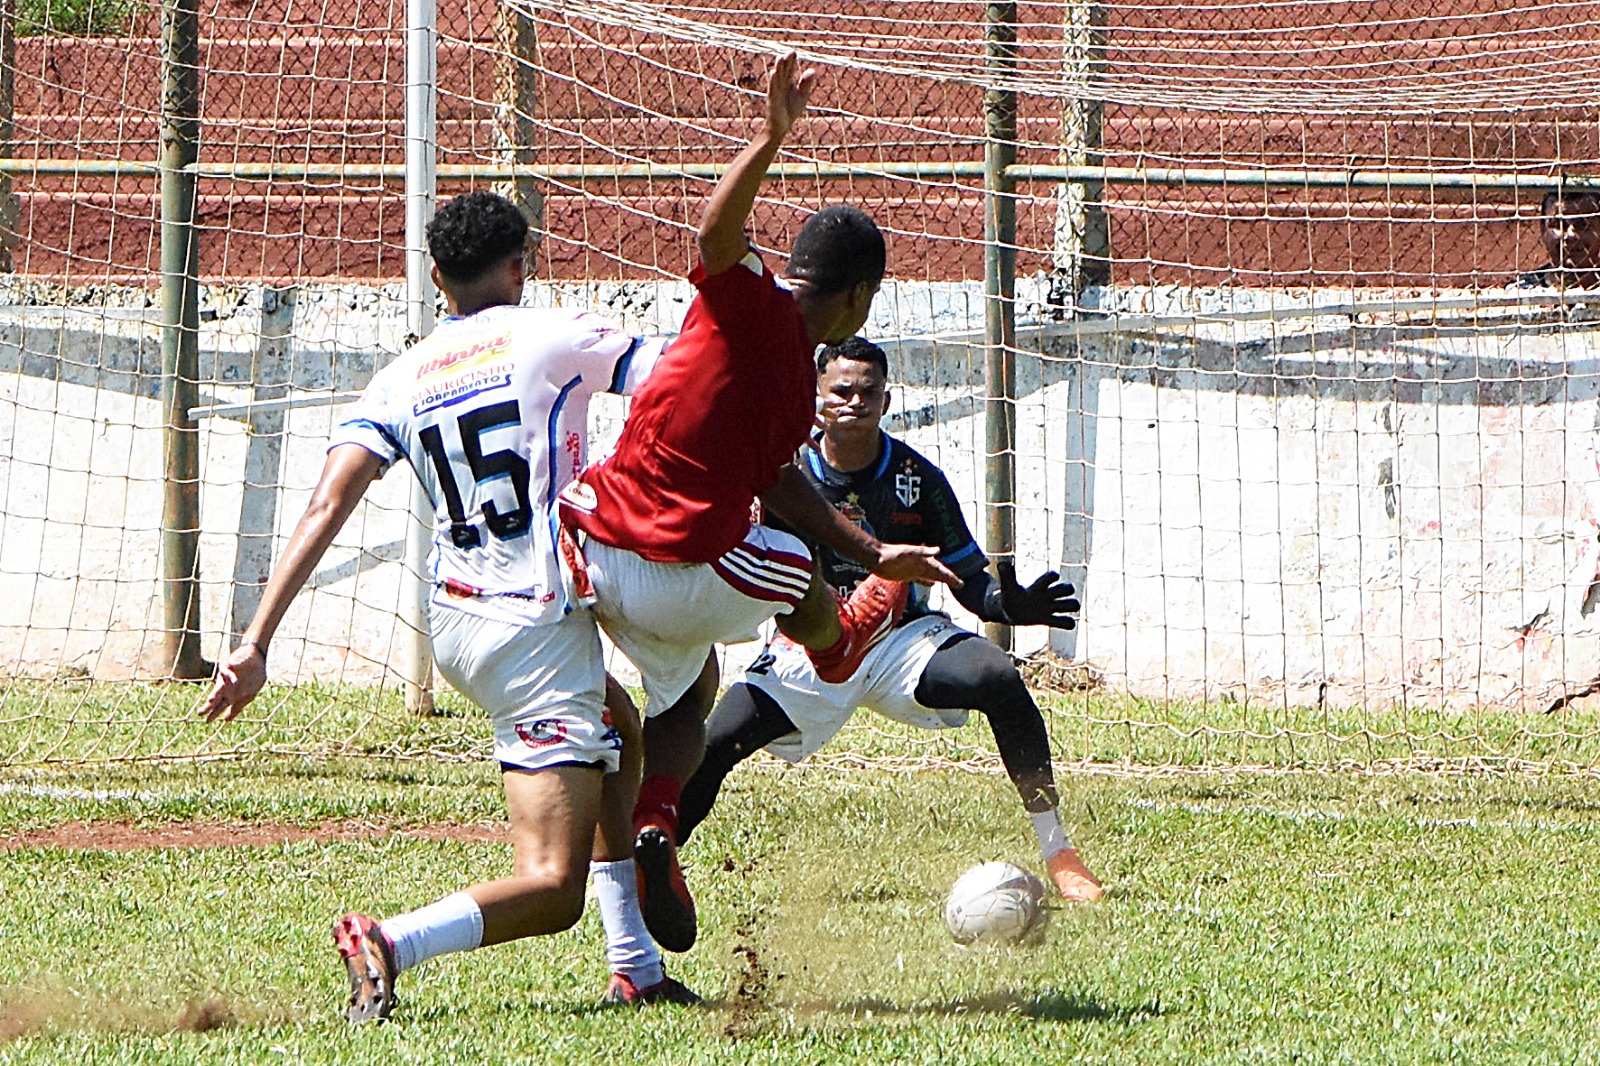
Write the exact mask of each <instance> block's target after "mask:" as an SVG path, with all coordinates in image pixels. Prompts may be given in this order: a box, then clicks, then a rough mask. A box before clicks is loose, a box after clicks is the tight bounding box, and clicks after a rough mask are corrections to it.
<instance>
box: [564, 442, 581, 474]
mask: <svg viewBox="0 0 1600 1066" xmlns="http://www.w3.org/2000/svg"><path fill="white" fill-rule="evenodd" d="M561 446H562V448H563V449H565V450H566V453H567V459H568V462H569V465H570V466H571V468H572V476H573V477H577V476H578V475H579V474H581V473H583V437H582V436H581V435H580V434H577V433H568V434H567V439H566V440H564V441H563V442H562V444H561Z"/></svg>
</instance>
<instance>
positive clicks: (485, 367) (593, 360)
mask: <svg viewBox="0 0 1600 1066" xmlns="http://www.w3.org/2000/svg"><path fill="white" fill-rule="evenodd" d="M665 344H666V339H665V338H650V339H640V338H635V337H631V336H629V335H628V334H626V333H623V332H621V331H619V330H617V329H616V328H615V327H613V326H612V325H611V324H610V323H608V322H607V321H606V320H605V319H603V318H600V317H599V316H597V315H593V314H590V313H588V312H585V311H568V310H559V309H555V310H547V309H538V308H531V307H509V306H502V307H491V308H486V309H485V310H482V311H479V312H478V313H477V314H474V315H469V316H467V317H464V318H449V319H446V320H445V321H444V322H441V323H440V324H439V327H438V328H437V329H435V330H434V331H433V333H432V334H430V335H429V336H428V337H427V339H426V340H423V341H421V342H419V343H418V344H417V345H415V346H414V347H412V348H411V349H410V350H409V351H407V352H406V353H405V354H404V355H402V356H400V358H398V359H396V360H395V361H394V362H393V363H390V364H389V365H388V366H386V367H384V368H383V369H382V370H380V371H378V373H377V374H375V375H374V376H373V378H372V382H371V383H370V384H369V385H368V386H367V389H366V391H365V392H364V393H363V394H362V396H361V398H360V399H359V400H357V401H356V403H355V404H354V406H353V407H352V409H351V411H350V413H349V415H348V417H347V418H346V419H345V421H344V422H343V423H342V424H341V425H340V426H339V428H338V430H336V431H335V433H334V436H333V440H332V442H331V444H330V447H334V446H338V445H341V444H358V445H360V446H361V447H363V448H366V449H367V450H368V451H370V452H372V453H373V454H375V455H377V456H378V457H379V458H381V459H382V460H383V461H384V463H385V469H387V466H388V464H392V463H394V462H395V461H396V460H398V459H399V458H400V457H401V456H404V457H405V458H407V459H408V460H410V462H411V466H412V468H413V469H414V470H415V471H416V472H417V476H418V477H419V478H421V479H422V484H423V487H424V488H425V489H426V490H427V493H428V499H429V500H431V501H432V503H433V510H434V537H433V551H432V553H431V554H430V556H429V566H430V568H431V570H432V574H433V582H434V586H435V588H434V598H435V600H436V601H438V602H442V603H448V604H449V605H450V606H453V607H457V608H459V609H461V610H465V611H469V612H471V613H473V614H479V615H483V616H485V617H489V618H498V619H501V620H503V621H508V622H515V623H520V624H523V625H539V624H542V623H545V622H550V621H554V620H555V619H557V618H559V617H561V616H562V615H563V614H564V613H565V612H566V611H567V610H569V609H570V604H569V602H568V595H567V592H566V589H565V586H564V584H563V582H562V579H561V569H560V564H559V563H558V561H557V557H556V544H555V529H556V527H555V499H556V494H557V493H558V492H560V491H561V489H562V487H563V486H565V485H566V484H567V482H569V481H571V480H572V479H573V478H574V477H575V476H576V475H577V474H578V473H579V472H581V471H582V470H583V469H584V467H585V466H587V465H588V454H587V451H588V448H587V442H588V410H589V397H591V396H592V395H594V394H595V393H597V392H619V393H631V392H633V391H634V388H635V387H636V386H637V385H638V384H639V382H641V381H643V380H644V378H645V376H646V375H647V374H648V373H649V372H650V368H651V367H653V366H654V365H655V361H656V359H657V357H659V355H660V354H661V349H662V348H663V347H664V346H665Z"/></svg>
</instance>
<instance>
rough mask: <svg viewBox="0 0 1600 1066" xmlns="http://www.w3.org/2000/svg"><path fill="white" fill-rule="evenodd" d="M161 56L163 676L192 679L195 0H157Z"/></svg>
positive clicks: (196, 482) (196, 616) (196, 644)
mask: <svg viewBox="0 0 1600 1066" xmlns="http://www.w3.org/2000/svg"><path fill="white" fill-rule="evenodd" d="M161 54H162V68H163V69H162V96H161V162H160V166H161V400H162V407H163V410H164V415H165V425H166V481H165V484H164V487H163V495H162V505H161V576H162V606H163V614H164V628H165V631H166V657H167V668H168V671H169V676H170V677H172V678H174V679H176V680H197V679H200V678H204V677H207V676H209V675H210V673H211V670H210V666H209V664H207V663H206V661H205V660H204V659H203V658H202V657H201V655H200V581H199V558H200V552H199V547H200V449H199V427H198V426H197V425H196V424H195V421H194V419H193V418H191V417H190V416H189V409H190V408H192V407H194V406H195V405H196V404H197V403H198V401H199V380H198V379H199V376H200V278H199V274H200V243H199V240H198V236H197V234H196V233H195V227H194V211H195V175H194V171H193V170H192V169H189V168H191V167H192V166H193V164H194V163H195V162H196V161H197V160H198V159H199V156H200V7H199V2H198V0H162V2H161Z"/></svg>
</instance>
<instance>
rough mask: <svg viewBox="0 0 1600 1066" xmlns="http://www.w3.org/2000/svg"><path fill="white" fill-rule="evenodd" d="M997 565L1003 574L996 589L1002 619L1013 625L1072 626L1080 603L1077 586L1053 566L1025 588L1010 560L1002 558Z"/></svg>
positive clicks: (1061, 627)
mask: <svg viewBox="0 0 1600 1066" xmlns="http://www.w3.org/2000/svg"><path fill="white" fill-rule="evenodd" d="M995 569H996V570H997V571H998V572H999V574H1000V584H999V586H998V587H997V588H996V589H994V590H993V592H994V593H995V595H994V596H993V599H994V600H996V601H998V602H997V604H996V605H997V606H998V607H999V612H998V613H999V615H1000V621H1002V622H1005V623H1007V624H1009V625H1014V626H1051V627H1053V628H1055V629H1073V628H1075V627H1076V626H1077V624H1078V621H1077V619H1076V618H1074V617H1073V615H1075V614H1077V613H1078V611H1079V609H1080V608H1081V606H1082V605H1081V604H1079V603H1078V600H1077V596H1076V593H1077V590H1076V589H1074V588H1073V587H1072V586H1071V585H1070V584H1068V583H1067V582H1065V581H1062V580H1061V575H1060V574H1058V573H1056V572H1055V571H1054V570H1046V571H1045V572H1044V573H1042V574H1040V575H1039V577H1038V578H1037V579H1035V580H1034V582H1033V584H1031V585H1029V586H1028V587H1027V588H1023V587H1022V586H1021V585H1019V584H1017V569H1016V567H1015V566H1013V565H1012V564H1011V563H1010V562H1001V563H999V564H998V565H997V566H996V567H995Z"/></svg>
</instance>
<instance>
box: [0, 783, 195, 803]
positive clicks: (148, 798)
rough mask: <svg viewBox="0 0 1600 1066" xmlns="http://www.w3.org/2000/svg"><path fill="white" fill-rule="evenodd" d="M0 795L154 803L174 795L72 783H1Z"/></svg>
mask: <svg viewBox="0 0 1600 1066" xmlns="http://www.w3.org/2000/svg"><path fill="white" fill-rule="evenodd" d="M0 796H33V797H35V798H37V799H57V800H102V801H103V800H135V801H137V802H139V803H153V802H156V801H158V800H162V799H170V798H172V797H168V796H163V795H159V794H157V793H155V792H145V791H140V790H136V789H131V788H74V787H72V786H70V785H20V784H0Z"/></svg>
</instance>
